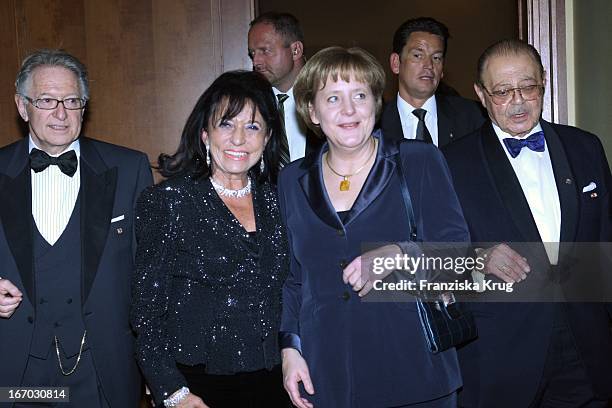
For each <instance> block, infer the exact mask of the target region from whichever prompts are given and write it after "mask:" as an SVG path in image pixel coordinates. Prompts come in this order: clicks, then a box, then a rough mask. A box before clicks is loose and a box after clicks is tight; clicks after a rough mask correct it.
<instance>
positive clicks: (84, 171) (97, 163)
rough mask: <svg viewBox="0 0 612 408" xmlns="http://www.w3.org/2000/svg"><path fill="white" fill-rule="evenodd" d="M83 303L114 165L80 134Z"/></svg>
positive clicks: (109, 207)
mask: <svg viewBox="0 0 612 408" xmlns="http://www.w3.org/2000/svg"><path fill="white" fill-rule="evenodd" d="M80 144H81V258H82V273H83V280H82V296H83V299H82V304H85V301H86V300H87V297H88V295H89V292H90V290H91V286H92V285H93V282H94V279H95V277H96V273H97V271H98V265H99V263H100V257H101V256H102V251H103V250H104V246H105V244H106V237H107V235H108V230H109V228H110V220H111V218H112V211H113V204H114V201H115V190H116V186H117V168H116V167H114V168H111V169H109V168H107V167H106V164H104V162H103V161H102V158H101V157H100V155H99V153H98V152H97V150H96V149H95V148H94V146H93V145H92V144H91V142H90V141H89V140H87V139H86V138H81V142H80Z"/></svg>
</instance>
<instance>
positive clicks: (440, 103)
mask: <svg viewBox="0 0 612 408" xmlns="http://www.w3.org/2000/svg"><path fill="white" fill-rule="evenodd" d="M397 98H398V97H396V98H394V99H393V101H392V102H390V103H388V104H387V105H386V106H385V108H384V110H383V114H382V117H381V128H382V131H383V135H385V138H386V139H387V140H388V141H396V142H397V141H400V140H402V139H404V132H403V130H402V122H401V120H400V114H399V110H398V108H397ZM436 108H437V110H438V147H442V146H445V145H447V144H449V143H451V142H453V141H454V140H456V139H458V138H460V137H462V136H465V135H467V134H468V133H470V132H472V131H474V130H476V129H478V127H480V126H481V125H482V123H483V122H484V121H485V116H484V114H483V111H482V109H481V108H480V106H479V105H478V104H477V103H476V102H475V101H472V100H469V99H465V98H462V97H459V96H452V95H440V94H436Z"/></svg>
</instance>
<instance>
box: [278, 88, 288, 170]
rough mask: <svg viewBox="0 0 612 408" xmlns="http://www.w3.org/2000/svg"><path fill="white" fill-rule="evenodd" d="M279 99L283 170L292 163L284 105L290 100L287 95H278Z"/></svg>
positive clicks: (280, 159) (281, 163)
mask: <svg viewBox="0 0 612 408" xmlns="http://www.w3.org/2000/svg"><path fill="white" fill-rule="evenodd" d="M276 97H277V98H278V111H279V113H280V117H281V120H282V122H283V130H284V132H283V134H282V135H281V138H280V143H279V144H280V148H279V160H278V162H279V166H280V168H281V169H282V168H283V167H284V166H285V165H286V164H287V163H289V162H290V161H291V157H290V156H289V141H288V140H287V129H286V127H285V107H284V106H283V103H284V102H285V101H286V100H287V98H289V95H287V94H277V95H276Z"/></svg>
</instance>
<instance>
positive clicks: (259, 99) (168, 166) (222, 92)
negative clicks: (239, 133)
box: [157, 71, 285, 184]
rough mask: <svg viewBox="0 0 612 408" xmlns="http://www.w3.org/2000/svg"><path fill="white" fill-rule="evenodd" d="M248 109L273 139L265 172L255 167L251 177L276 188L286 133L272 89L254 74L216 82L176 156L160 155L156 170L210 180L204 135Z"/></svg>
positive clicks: (194, 114)
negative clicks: (259, 118)
mask: <svg viewBox="0 0 612 408" xmlns="http://www.w3.org/2000/svg"><path fill="white" fill-rule="evenodd" d="M247 106H251V107H252V108H253V113H252V114H253V117H254V116H255V113H256V112H257V111H259V113H260V114H261V116H262V118H263V120H264V122H265V124H266V129H267V133H268V135H269V136H270V137H269V140H268V144H267V145H266V148H265V150H264V154H263V160H264V164H265V166H264V167H265V169H264V171H263V172H260V170H259V166H254V167H253V168H252V169H251V172H252V173H253V174H252V175H253V176H255V177H256V178H257V179H258V180H259V181H263V180H267V181H270V182H272V183H274V184H275V183H276V176H277V173H278V162H279V154H278V149H279V143H280V140H281V139H280V138H281V137H285V136H284V130H283V125H282V122H281V118H280V116H279V112H278V107H277V103H276V97H275V96H274V92H273V91H272V86H271V85H270V83H269V82H268V80H267V79H266V78H265V77H264V76H263V75H261V74H260V73H258V72H253V71H229V72H226V73H224V74H221V76H219V77H218V78H217V79H215V81H214V82H213V83H212V84H211V85H210V87H209V88H208V89H207V90H206V91H204V93H203V94H202V96H200V98H199V99H198V101H197V102H196V104H195V107H194V108H193V110H192V111H191V114H190V115H189V118H188V119H187V122H186V123H185V127H184V129H183V133H182V135H181V140H180V143H179V147H178V149H177V151H176V153H174V154H173V155H168V154H161V155H160V156H159V159H158V167H157V169H158V170H159V171H160V173H161V174H162V175H163V176H164V177H177V176H183V175H191V176H192V177H194V178H201V177H208V176H210V174H211V169H210V167H209V166H208V165H207V164H206V155H207V154H208V152H207V151H206V146H205V145H204V142H203V141H202V131H203V130H207V131H210V127H211V126H215V124H216V123H219V122H221V121H222V120H226V119H231V118H233V117H235V116H237V115H238V114H239V113H240V112H241V111H242V110H243V109H244V108H245V107H247Z"/></svg>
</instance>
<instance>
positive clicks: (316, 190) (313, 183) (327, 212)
mask: <svg viewBox="0 0 612 408" xmlns="http://www.w3.org/2000/svg"><path fill="white" fill-rule="evenodd" d="M326 151H327V144H325V145H323V147H322V148H321V149H320V150H319V152H318V154H317V156H316V159H315V157H314V156H311V158H312V159H314V160H308V161H306V160H305V161H304V163H303V164H302V166H303V165H304V164H307V162H308V163H309V165H308V169H307V171H306V173H305V174H304V175H303V176H302V177H300V179H299V181H300V185H301V187H302V190H303V191H304V194H305V195H306V198H307V199H308V203H309V204H310V208H312V210H313V211H314V212H315V214H317V216H318V217H319V218H320V219H321V220H322V221H323V222H324V223H326V224H327V225H329V226H330V227H332V228H334V229H343V228H344V226H343V225H342V222H341V221H340V219H339V218H338V214H336V210H335V209H334V207H333V206H332V204H331V201H330V200H329V197H328V196H327V190H326V189H325V183H324V182H323V172H322V171H321V160H322V157H323V153H325V152H326Z"/></svg>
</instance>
